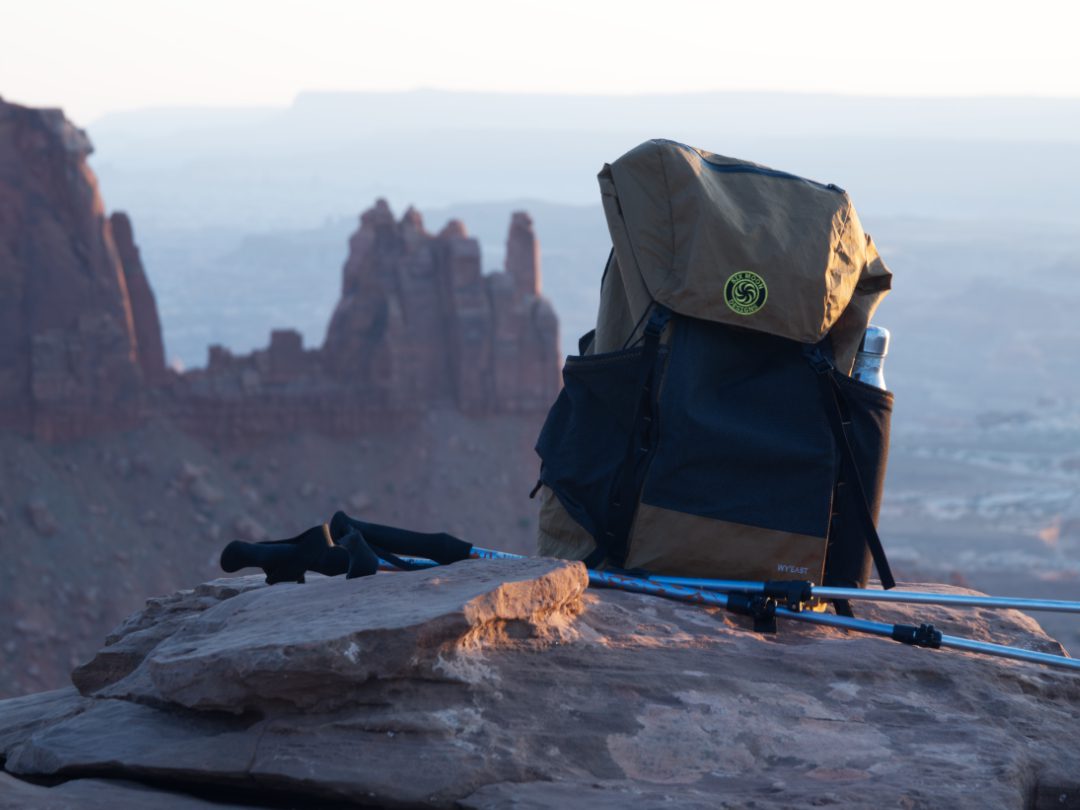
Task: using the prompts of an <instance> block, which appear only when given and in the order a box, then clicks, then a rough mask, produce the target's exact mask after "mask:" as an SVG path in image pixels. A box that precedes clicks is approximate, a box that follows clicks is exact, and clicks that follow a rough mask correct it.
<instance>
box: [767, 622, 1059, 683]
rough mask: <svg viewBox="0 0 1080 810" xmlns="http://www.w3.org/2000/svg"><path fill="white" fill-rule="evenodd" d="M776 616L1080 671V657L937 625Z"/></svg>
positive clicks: (912, 643)
mask: <svg viewBox="0 0 1080 810" xmlns="http://www.w3.org/2000/svg"><path fill="white" fill-rule="evenodd" d="M776 615H777V616H782V617H783V618H785V619H794V620H795V621H797V622H808V623H811V624H823V625H828V626H830V627H841V628H843V629H845V630H855V631H857V632H860V633H869V634H871V635H875V636H885V637H888V638H891V639H893V640H895V641H900V642H903V643H904V644H911V645H913V646H917V647H928V648H931V649H937V648H939V647H946V648H949V649H953V650H964V651H966V652H975V653H982V654H983V655H994V656H997V657H998V658H1012V659H1015V660H1017V661H1029V662H1031V663H1035V664H1046V665H1047V666H1052V667H1061V668H1063V669H1075V670H1080V660H1078V659H1076V658H1066V657H1065V656H1063V655H1054V654H1053V653H1044V652H1038V651H1036V650H1025V649H1023V648H1021V647H1010V646H1007V645H1005V644H993V643H991V642H989V641H976V640H974V639H970V638H963V637H961V636H947V635H943V634H942V633H941V632H940V631H938V630H935V629H934V627H933V625H929V624H924V625H921V626H920V627H914V626H911V625H904V624H887V623H885V622H872V621H868V620H866V619H851V618H848V617H847V616H833V615H831V614H828V613H802V612H799V611H795V610H788V609H787V608H782V607H778V608H777V609H776Z"/></svg>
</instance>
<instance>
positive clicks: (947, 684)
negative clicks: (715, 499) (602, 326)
mask: <svg viewBox="0 0 1080 810" xmlns="http://www.w3.org/2000/svg"><path fill="white" fill-rule="evenodd" d="M260 580H261V578H260V577H240V578H234V579H223V580H216V581H214V582H210V583H207V584H205V585H201V586H199V587H198V588H195V589H194V590H189V591H181V592H179V593H176V594H174V595H172V596H169V597H165V598H161V599H155V600H151V601H150V602H149V603H148V605H147V607H146V609H145V610H143V611H142V612H140V613H138V614H136V615H134V616H132V617H131V618H130V619H128V620H127V621H126V622H125V623H124V624H123V625H121V626H120V627H119V628H118V629H117V630H116V631H115V632H114V633H113V634H112V635H111V636H110V637H109V639H108V640H107V643H106V645H105V646H104V647H103V648H102V649H101V651H100V652H99V653H98V654H97V655H96V656H95V657H94V658H93V659H92V660H91V661H89V662H87V663H86V664H84V665H83V666H81V667H79V668H78V669H77V670H76V671H75V673H74V674H73V681H74V683H75V685H76V688H70V689H66V690H61V691H57V692H49V693H43V694H39V695H33V696H30V697H25V698H17V699H13V700H8V701H3V702H0V760H2V762H3V768H4V771H5V772H6V773H4V774H0V808H8V807H11V808H14V807H19V808H39V807H40V808H44V807H50V808H52V807H90V808H93V807H99V806H100V807H105V806H109V807H110V808H111V810H122V809H123V808H128V807H132V808H134V807H140V808H141V807H147V806H156V807H159V808H173V807H176V808H202V807H209V806H221V805H220V804H218V805H210V804H207V802H210V801H218V802H230V801H231V802H234V803H236V804H238V805H246V806H267V807H269V806H319V807H334V806H383V807H415V806H432V807H462V808H496V807H536V808H539V807H551V808H555V807H579V806H580V807H586V806H587V807H594V808H595V807H600V808H607V807H612V808H614V807H625V806H631V805H632V806H634V807H649V808H652V807H660V806H665V807H676V806H677V807H701V808H705V807H709V808H715V807H747V806H754V807H758V808H781V807H793V806H807V805H830V806H841V807H868V806H876V807H952V808H956V807H979V808H983V807H1017V808H1021V807H1023V808H1028V807H1075V806H1080V805H1078V802H1080V771H1078V767H1077V765H1078V763H1080V739H1078V738H1077V736H1076V734H1075V730H1076V728H1077V723H1078V721H1080V678H1078V677H1077V676H1075V675H1073V674H1071V673H1068V672H1060V671H1051V670H1047V669H1044V668H1041V667H1038V666H1036V665H1032V664H1025V663H1021V662H1014V661H1008V660H999V659H989V658H985V657H981V656H977V655H972V654H965V653H957V652H953V651H943V650H939V651H931V650H923V649H912V648H907V647H904V646H901V645H899V644H896V643H894V642H891V641H887V640H883V639H880V638H875V637H869V636H862V635H855V634H848V633H846V632H844V631H839V630H833V629H826V628H819V627H808V626H804V625H795V624H793V623H789V624H781V626H780V632H779V633H778V634H776V635H761V634H757V633H754V632H752V631H751V630H750V628H749V627H748V625H746V624H744V622H743V620H742V619H740V618H736V617H732V616H730V615H728V614H725V613H723V612H717V611H712V610H705V609H702V608H699V607H695V606H692V605H687V604H680V603H675V602H668V601H664V600H660V599H656V598H651V597H647V596H639V595H635V594H629V593H623V592H619V591H608V590H596V589H589V590H586V586H587V576H586V572H585V569H584V568H583V567H582V566H581V565H580V564H578V563H568V562H561V561H555V560H541V559H534V560H522V561H467V562H463V563H458V564H456V565H453V566H448V567H445V568H440V569H434V570H430V571H424V572H416V573H401V574H380V575H379V576H377V577H374V578H368V579H358V580H348V581H347V580H345V579H343V578H334V579H326V578H313V579H312V580H311V581H309V582H308V583H307V584H305V585H276V586H273V587H270V586H266V585H263V584H262V583H261V581H260ZM935 589H938V590H940V588H935ZM950 590H953V591H955V590H956V589H950ZM860 615H862V616H865V617H867V618H879V619H886V620H888V621H891V622H896V621H901V622H905V623H919V622H922V621H932V622H934V623H935V624H936V625H937V626H939V627H940V628H942V629H943V630H945V631H946V632H950V633H955V634H957V635H966V636H970V637H975V638H980V639H985V640H993V641H997V642H1001V643H1007V644H1016V645H1019V646H1022V647H1026V648H1030V649H1039V650H1044V651H1050V652H1057V653H1060V652H1061V650H1060V646H1059V645H1057V643H1056V642H1054V641H1053V640H1052V639H1050V638H1049V637H1047V636H1046V635H1045V633H1043V632H1042V630H1041V629H1040V628H1039V626H1038V625H1037V624H1036V623H1035V622H1034V621H1032V620H1031V619H1029V618H1028V617H1026V616H1024V615H1022V614H1019V613H1016V612H1012V611H986V610H970V611H968V610H963V611H962V610H949V609H944V608H933V609H930V608H926V607H915V608H896V607H891V606H890V607H888V608H887V609H886V608H870V607H863V608H862V609H861V611H860Z"/></svg>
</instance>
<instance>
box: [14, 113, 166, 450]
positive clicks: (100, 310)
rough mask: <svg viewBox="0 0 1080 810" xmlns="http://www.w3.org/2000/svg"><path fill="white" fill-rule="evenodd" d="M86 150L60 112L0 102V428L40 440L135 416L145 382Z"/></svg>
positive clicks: (124, 285) (134, 318)
mask: <svg viewBox="0 0 1080 810" xmlns="http://www.w3.org/2000/svg"><path fill="white" fill-rule="evenodd" d="M91 148H92V147H91V145H90V142H89V140H88V139H87V137H86V135H85V133H83V132H82V131H81V130H79V129H77V128H75V127H74V126H73V125H72V124H71V123H70V122H68V121H67V120H66V119H65V118H64V116H63V114H62V113H61V112H60V111H59V110H38V109H30V108H27V107H21V106H18V105H15V104H8V103H5V102H3V101H2V100H0V426H8V427H16V428H18V429H22V430H27V431H32V432H33V433H34V434H35V435H37V436H39V437H42V438H47V439H64V438H75V437H78V436H82V435H86V434H89V433H93V432H96V431H100V430H103V429H105V430H107V429H115V428H117V427H120V426H125V425H128V424H131V423H132V422H133V421H134V420H135V419H136V418H137V415H138V412H139V410H140V404H141V403H140V394H141V391H142V388H143V385H144V377H143V373H142V369H141V365H140V347H139V338H138V335H137V330H136V324H137V322H138V320H141V319H143V315H144V313H143V312H141V311H139V312H138V313H137V314H136V312H135V311H133V308H132V301H131V298H130V296H129V290H128V280H127V277H126V275H125V272H124V267H123V265H122V263H121V258H120V255H119V254H118V252H117V247H116V244H115V241H114V239H113V234H112V227H111V226H110V223H109V221H108V220H107V219H106V217H105V209H104V205H103V203H102V200H101V196H100V195H99V193H98V188H97V181H96V179H95V177H94V174H93V172H92V171H91V170H90V168H89V167H88V166H87V163H86V158H87V155H89V154H90V152H91ZM128 236H130V229H129V230H128ZM147 291H148V288H147ZM149 301H150V304H151V305H152V303H153V298H152V296H150V299H149ZM139 303H140V304H142V303H144V301H143V300H142V299H141V298H140V301H139ZM156 319H157V315H156V311H155V312H154V313H153V320H154V321H155V322H156ZM160 339H161V338H160V329H159V330H158V334H157V341H158V343H160Z"/></svg>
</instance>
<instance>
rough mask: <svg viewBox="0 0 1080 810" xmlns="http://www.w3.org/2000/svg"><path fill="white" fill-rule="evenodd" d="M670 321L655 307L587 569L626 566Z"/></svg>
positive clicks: (650, 445) (652, 434)
mask: <svg viewBox="0 0 1080 810" xmlns="http://www.w3.org/2000/svg"><path fill="white" fill-rule="evenodd" d="M670 318H671V312H670V311H669V310H668V309H667V308H666V307H662V306H660V305H659V304H655V303H654V304H653V307H652V312H651V313H650V315H649V322H648V324H647V325H646V326H645V335H644V345H643V352H642V356H641V375H640V378H639V384H638V390H639V392H640V394H639V396H638V402H637V405H636V406H635V410H634V419H633V421H632V422H631V429H630V438H629V440H628V441H627V445H626V456H625V457H624V458H623V463H622V464H621V465H620V467H619V472H618V475H617V476H616V478H615V483H614V485H613V486H612V488H611V496H610V498H609V499H608V510H607V515H606V519H605V521H604V523H603V524H602V525H601V526H600V527H598V528H599V535H598V536H597V537H596V538H595V539H596V549H595V550H594V551H593V552H592V553H591V554H590V555H589V556H588V557H586V558H585V565H586V566H588V567H589V568H595V567H596V566H597V565H599V564H600V563H602V562H604V561H605V560H610V561H611V562H612V563H614V564H615V565H616V566H618V567H620V568H621V567H622V566H623V565H624V564H625V563H626V554H627V550H628V549H627V545H628V543H629V540H630V527H631V525H632V523H633V521H634V514H635V512H636V511H637V501H638V493H640V492H641V487H642V485H643V484H644V482H645V472H646V470H647V469H648V464H647V462H648V459H649V456H650V454H651V451H652V448H653V444H654V440H655V435H656V434H655V430H654V419H655V417H656V401H657V397H658V394H659V391H658V390H657V387H658V386H657V382H658V375H657V362H656V361H657V358H658V357H659V355H660V336H661V335H662V334H663V332H664V327H665V326H667V323H668V320H670Z"/></svg>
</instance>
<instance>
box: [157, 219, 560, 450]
mask: <svg viewBox="0 0 1080 810" xmlns="http://www.w3.org/2000/svg"><path fill="white" fill-rule="evenodd" d="M506 256H507V258H506V266H505V269H504V270H502V271H500V272H494V273H488V274H485V273H483V272H482V269H481V255H480V245H479V243H478V242H477V240H476V239H473V238H471V237H469V236H468V233H467V231H466V230H465V226H464V225H463V224H462V223H461V222H459V221H456V220H454V221H451V222H449V223H448V224H447V225H446V226H445V227H444V228H443V229H442V230H441V231H440V232H439V233H438V234H435V235H433V234H430V233H428V231H427V230H426V229H425V227H424V223H423V219H422V218H421V216H420V213H419V212H418V211H416V209H414V208H409V209H408V210H407V211H406V212H405V214H404V215H403V216H402V218H401V219H400V220H398V219H396V218H395V217H394V215H393V212H392V211H391V210H390V206H389V205H388V204H387V203H386V201H385V200H378V201H377V202H376V203H375V205H374V207H373V208H371V209H369V210H368V211H365V212H364V213H363V214H362V215H361V217H360V227H359V228H358V229H357V231H356V232H355V233H354V234H353V235H352V238H351V239H350V240H349V255H348V258H347V259H346V261H345V266H344V268H343V271H342V285H341V298H340V300H339V301H338V304H337V307H336V308H335V309H334V313H333V316H332V317H331V319H330V323H329V325H328V327H327V330H326V339H325V340H324V342H323V345H322V346H321V347H320V348H318V349H304V348H303V346H302V342H301V337H300V335H299V333H297V332H294V331H291V330H279V331H275V332H274V333H273V334H272V335H271V340H270V345H269V347H268V348H266V349H260V350H257V351H255V352H252V353H251V354H247V355H241V356H237V355H234V354H232V353H231V352H229V351H228V350H227V349H225V348H224V347H221V346H212V347H210V352H209V358H208V362H207V367H206V369H205V371H202V370H200V371H193V372H189V373H187V374H185V375H184V377H183V380H182V384H181V385H180V386H178V387H177V393H178V399H177V413H178V414H179V415H180V417H181V418H182V419H183V420H184V422H185V423H190V425H191V426H192V428H191V429H193V430H194V431H195V432H200V433H205V434H209V435H213V436H215V437H219V438H235V437H238V436H244V435H252V434H258V433H272V432H281V431H288V430H296V429H303V428H311V429H317V430H321V431H324V432H329V433H357V432H365V431H371V430H376V429H382V428H385V427H386V426H388V425H392V424H397V423H400V422H401V421H402V420H407V419H410V418H414V417H415V415H417V414H420V413H423V412H424V411H426V410H428V409H430V408H433V407H442V408H452V409H456V410H459V411H461V412H463V413H466V414H470V415H484V414H493V413H526V414H542V413H544V412H545V411H546V410H547V408H548V407H550V405H551V403H552V402H553V401H554V399H555V397H556V395H557V394H558V390H559V385H560V382H559V372H558V368H559V354H558V352H559V348H558V346H559V326H558V319H557V318H556V316H555V312H554V310H553V309H552V307H551V304H550V303H549V302H548V300H547V299H546V298H544V297H543V296H542V295H541V294H540V258H539V245H538V242H537V239H536V234H535V233H534V232H533V228H532V220H531V219H530V218H529V216H528V214H525V213H523V212H518V213H516V214H514V216H513V218H512V221H511V225H510V233H509V236H508V239H507V251H506Z"/></svg>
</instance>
